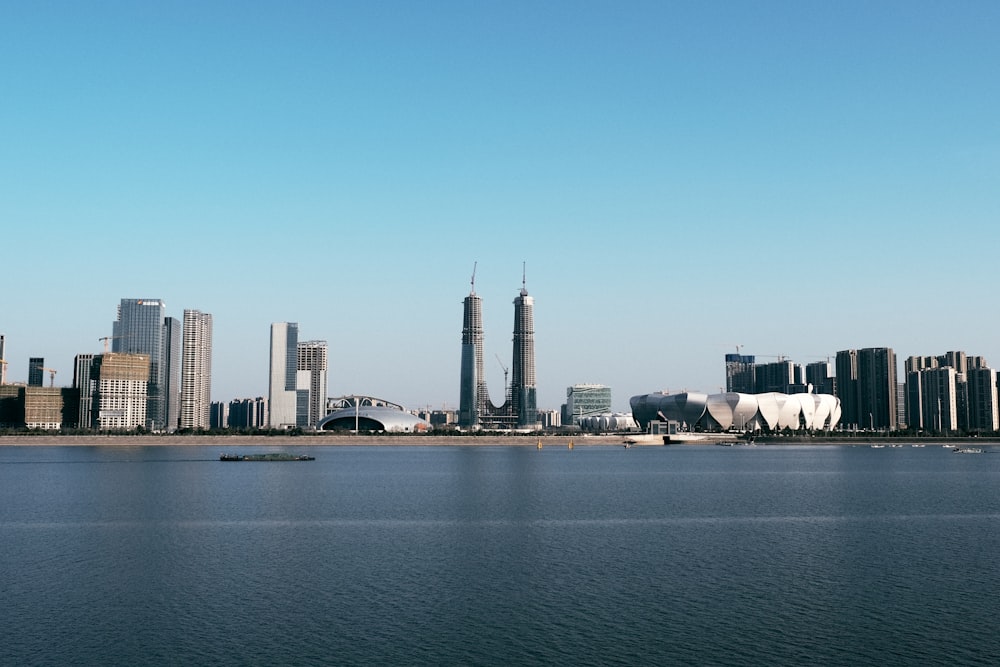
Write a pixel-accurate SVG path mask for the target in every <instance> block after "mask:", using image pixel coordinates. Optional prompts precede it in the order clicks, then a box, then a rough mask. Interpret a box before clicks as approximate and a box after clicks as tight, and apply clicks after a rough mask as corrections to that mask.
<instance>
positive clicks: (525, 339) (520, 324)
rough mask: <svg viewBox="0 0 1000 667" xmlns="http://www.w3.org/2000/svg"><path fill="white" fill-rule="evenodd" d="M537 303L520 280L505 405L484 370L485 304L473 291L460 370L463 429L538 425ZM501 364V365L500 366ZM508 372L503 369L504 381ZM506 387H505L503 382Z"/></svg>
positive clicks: (465, 315) (467, 302) (465, 318)
mask: <svg viewBox="0 0 1000 667" xmlns="http://www.w3.org/2000/svg"><path fill="white" fill-rule="evenodd" d="M534 305H535V301H534V298H533V297H531V296H530V295H529V294H528V290H527V287H526V286H525V281H524V277H523V275H522V285H521V291H520V292H519V294H518V296H517V298H515V299H514V336H513V362H512V370H511V380H510V385H509V386H505V387H504V394H505V396H504V402H503V404H501V405H499V406H498V405H495V404H494V403H493V402H492V401H491V400H490V398H489V391H488V389H487V386H486V378H485V373H484V370H483V367H484V362H483V357H484V335H483V311H482V299H481V298H480V297H479V296H478V295H477V294H476V282H475V271H473V276H472V289H471V291H470V293H469V295H468V296H467V297H466V298H465V301H464V311H463V319H462V359H461V368H460V373H461V377H460V385H459V407H458V425H459V427H460V428H465V429H492V430H509V429H515V428H520V429H532V428H535V427H536V426H537V422H538V406H537V386H536V379H535V329H534ZM501 365H502V364H501ZM506 373H507V368H506V367H504V376H505V380H506ZM505 384H506V382H505Z"/></svg>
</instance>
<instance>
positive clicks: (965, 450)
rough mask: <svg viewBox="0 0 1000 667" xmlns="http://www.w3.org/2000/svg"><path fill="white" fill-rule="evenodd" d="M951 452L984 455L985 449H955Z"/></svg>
mask: <svg viewBox="0 0 1000 667" xmlns="http://www.w3.org/2000/svg"><path fill="white" fill-rule="evenodd" d="M951 451H952V452H954V453H955V454H982V453H983V448H982V447H956V448H955V449H953V450H951Z"/></svg>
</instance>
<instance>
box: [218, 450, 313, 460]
mask: <svg viewBox="0 0 1000 667" xmlns="http://www.w3.org/2000/svg"><path fill="white" fill-rule="evenodd" d="M219 460H220V461H315V460H316V457H315V456H307V455H306V454H287V453H285V452H277V453H272V454H222V455H220V456H219Z"/></svg>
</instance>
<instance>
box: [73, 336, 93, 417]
mask: <svg viewBox="0 0 1000 667" xmlns="http://www.w3.org/2000/svg"><path fill="white" fill-rule="evenodd" d="M93 365H94V355H93V354H78V355H76V357H74V358H73V387H74V388H75V389H77V390H78V391H79V392H80V414H79V415H78V417H77V424H79V425H80V427H81V428H90V427H91V426H93V421H94V420H93V417H92V415H91V410H92V407H93V403H94V383H93V382H92V381H91V369H92V368H93Z"/></svg>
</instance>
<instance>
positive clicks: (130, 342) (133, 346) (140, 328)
mask: <svg viewBox="0 0 1000 667" xmlns="http://www.w3.org/2000/svg"><path fill="white" fill-rule="evenodd" d="M165 310H166V306H165V305H164V303H163V301H161V300H160V299H122V300H121V303H120V304H119V305H118V319H117V321H115V323H114V327H113V331H112V341H111V343H112V348H111V350H112V352H117V353H124V354H144V355H147V356H148V357H149V380H148V387H147V393H146V428H147V429H149V430H150V431H163V430H166V429H167V427H168V425H167V402H166V399H167V396H166V386H165V385H166V369H165V368H164V357H165V353H164V312H165ZM171 428H172V425H171Z"/></svg>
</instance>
